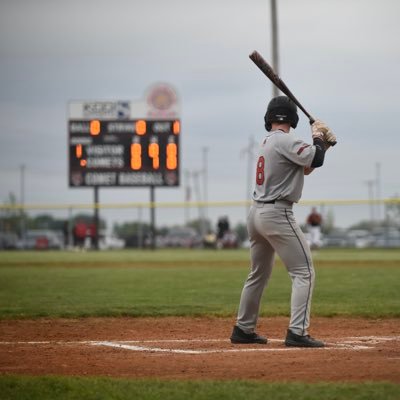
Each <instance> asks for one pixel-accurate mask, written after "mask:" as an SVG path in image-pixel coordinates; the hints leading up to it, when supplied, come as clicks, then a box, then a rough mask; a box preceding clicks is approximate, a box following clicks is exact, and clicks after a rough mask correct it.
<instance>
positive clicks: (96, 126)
mask: <svg viewBox="0 0 400 400" xmlns="http://www.w3.org/2000/svg"><path fill="white" fill-rule="evenodd" d="M99 133H100V121H99V120H98V119H94V120H93V121H90V134H91V135H92V136H97V135H98V134H99Z"/></svg>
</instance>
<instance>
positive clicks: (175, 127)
mask: <svg viewBox="0 0 400 400" xmlns="http://www.w3.org/2000/svg"><path fill="white" fill-rule="evenodd" d="M172 132H173V134H174V135H178V134H179V133H180V132H181V123H180V122H179V121H174V123H173V124H172Z"/></svg>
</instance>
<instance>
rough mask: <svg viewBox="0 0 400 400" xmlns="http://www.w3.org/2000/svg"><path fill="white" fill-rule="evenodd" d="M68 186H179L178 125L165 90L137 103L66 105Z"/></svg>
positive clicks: (170, 94)
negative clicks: (67, 115)
mask: <svg viewBox="0 0 400 400" xmlns="http://www.w3.org/2000/svg"><path fill="white" fill-rule="evenodd" d="M68 132H69V185H70V187H88V186H89V187H90V186H108V187H111V186H178V185H179V176H180V157H179V139H180V133H181V123H180V118H179V110H178V104H177V100H176V94H175V92H174V91H173V89H172V88H171V87H170V86H168V85H165V84H162V85H157V86H155V87H153V88H152V89H151V90H150V91H148V93H147V97H146V99H145V100H144V101H141V102H124V101H117V102H110V101H92V102H71V103H70V104H69V121H68Z"/></svg>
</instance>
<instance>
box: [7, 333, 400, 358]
mask: <svg viewBox="0 0 400 400" xmlns="http://www.w3.org/2000/svg"><path fill="white" fill-rule="evenodd" d="M399 340H400V336H359V337H356V336H353V337H348V338H343V339H342V340H336V341H334V342H326V345H327V346H326V347H323V348H318V349H313V350H371V349H374V348H375V346H376V345H377V344H380V343H385V342H388V341H399ZM268 341H269V342H270V343H283V342H284V340H282V339H268ZM152 343H158V344H163V343H164V344H168V343H230V341H229V340H228V339H154V340H116V341H109V340H106V341H98V340H84V341H48V340H47V341H14V342H10V341H3V342H0V345H18V344H20V345H91V346H105V347H112V348H119V349H124V350H130V351H138V352H150V353H172V354H174V353H175V354H212V353H241V352H286V351H294V350H297V351H298V350H301V349H300V348H298V347H284V348H270V347H263V346H260V345H257V347H256V348H248V347H245V348H235V349H221V348H220V349H172V348H167V347H152V346H148V345H149V344H152ZM144 344H145V346H144ZM146 345H147V346H146ZM239 346H240V345H239Z"/></svg>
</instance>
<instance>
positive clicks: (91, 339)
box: [0, 317, 400, 383]
mask: <svg viewBox="0 0 400 400" xmlns="http://www.w3.org/2000/svg"><path fill="white" fill-rule="evenodd" d="M233 322H234V321H233V320H231V319H222V318H169V317H168V318H87V319H55V320H54V319H40V320H17V321H13V320H10V321H6V320H3V321H0V374H7V373H13V374H15V373H17V374H32V375H44V374H58V375H98V376H118V377H135V378H139V377H159V378H169V379H170V378H174V379H241V378H242V379H257V380H264V381H284V380H299V381H305V382H316V381H355V382H357V381H391V382H395V383H400V329H399V328H400V320H397V319H382V320H366V319H346V318H313V319H312V332H311V333H312V335H313V336H315V337H317V338H319V339H322V340H324V341H326V342H327V344H328V346H327V347H326V348H324V349H291V348H286V347H285V346H284V344H283V338H284V335H285V331H286V325H287V318H269V319H261V320H260V322H259V327H258V332H259V333H260V334H265V335H267V336H268V338H269V343H268V345H232V344H231V343H230V342H229V340H228V338H229V336H230V333H231V329H232V325H233Z"/></svg>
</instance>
